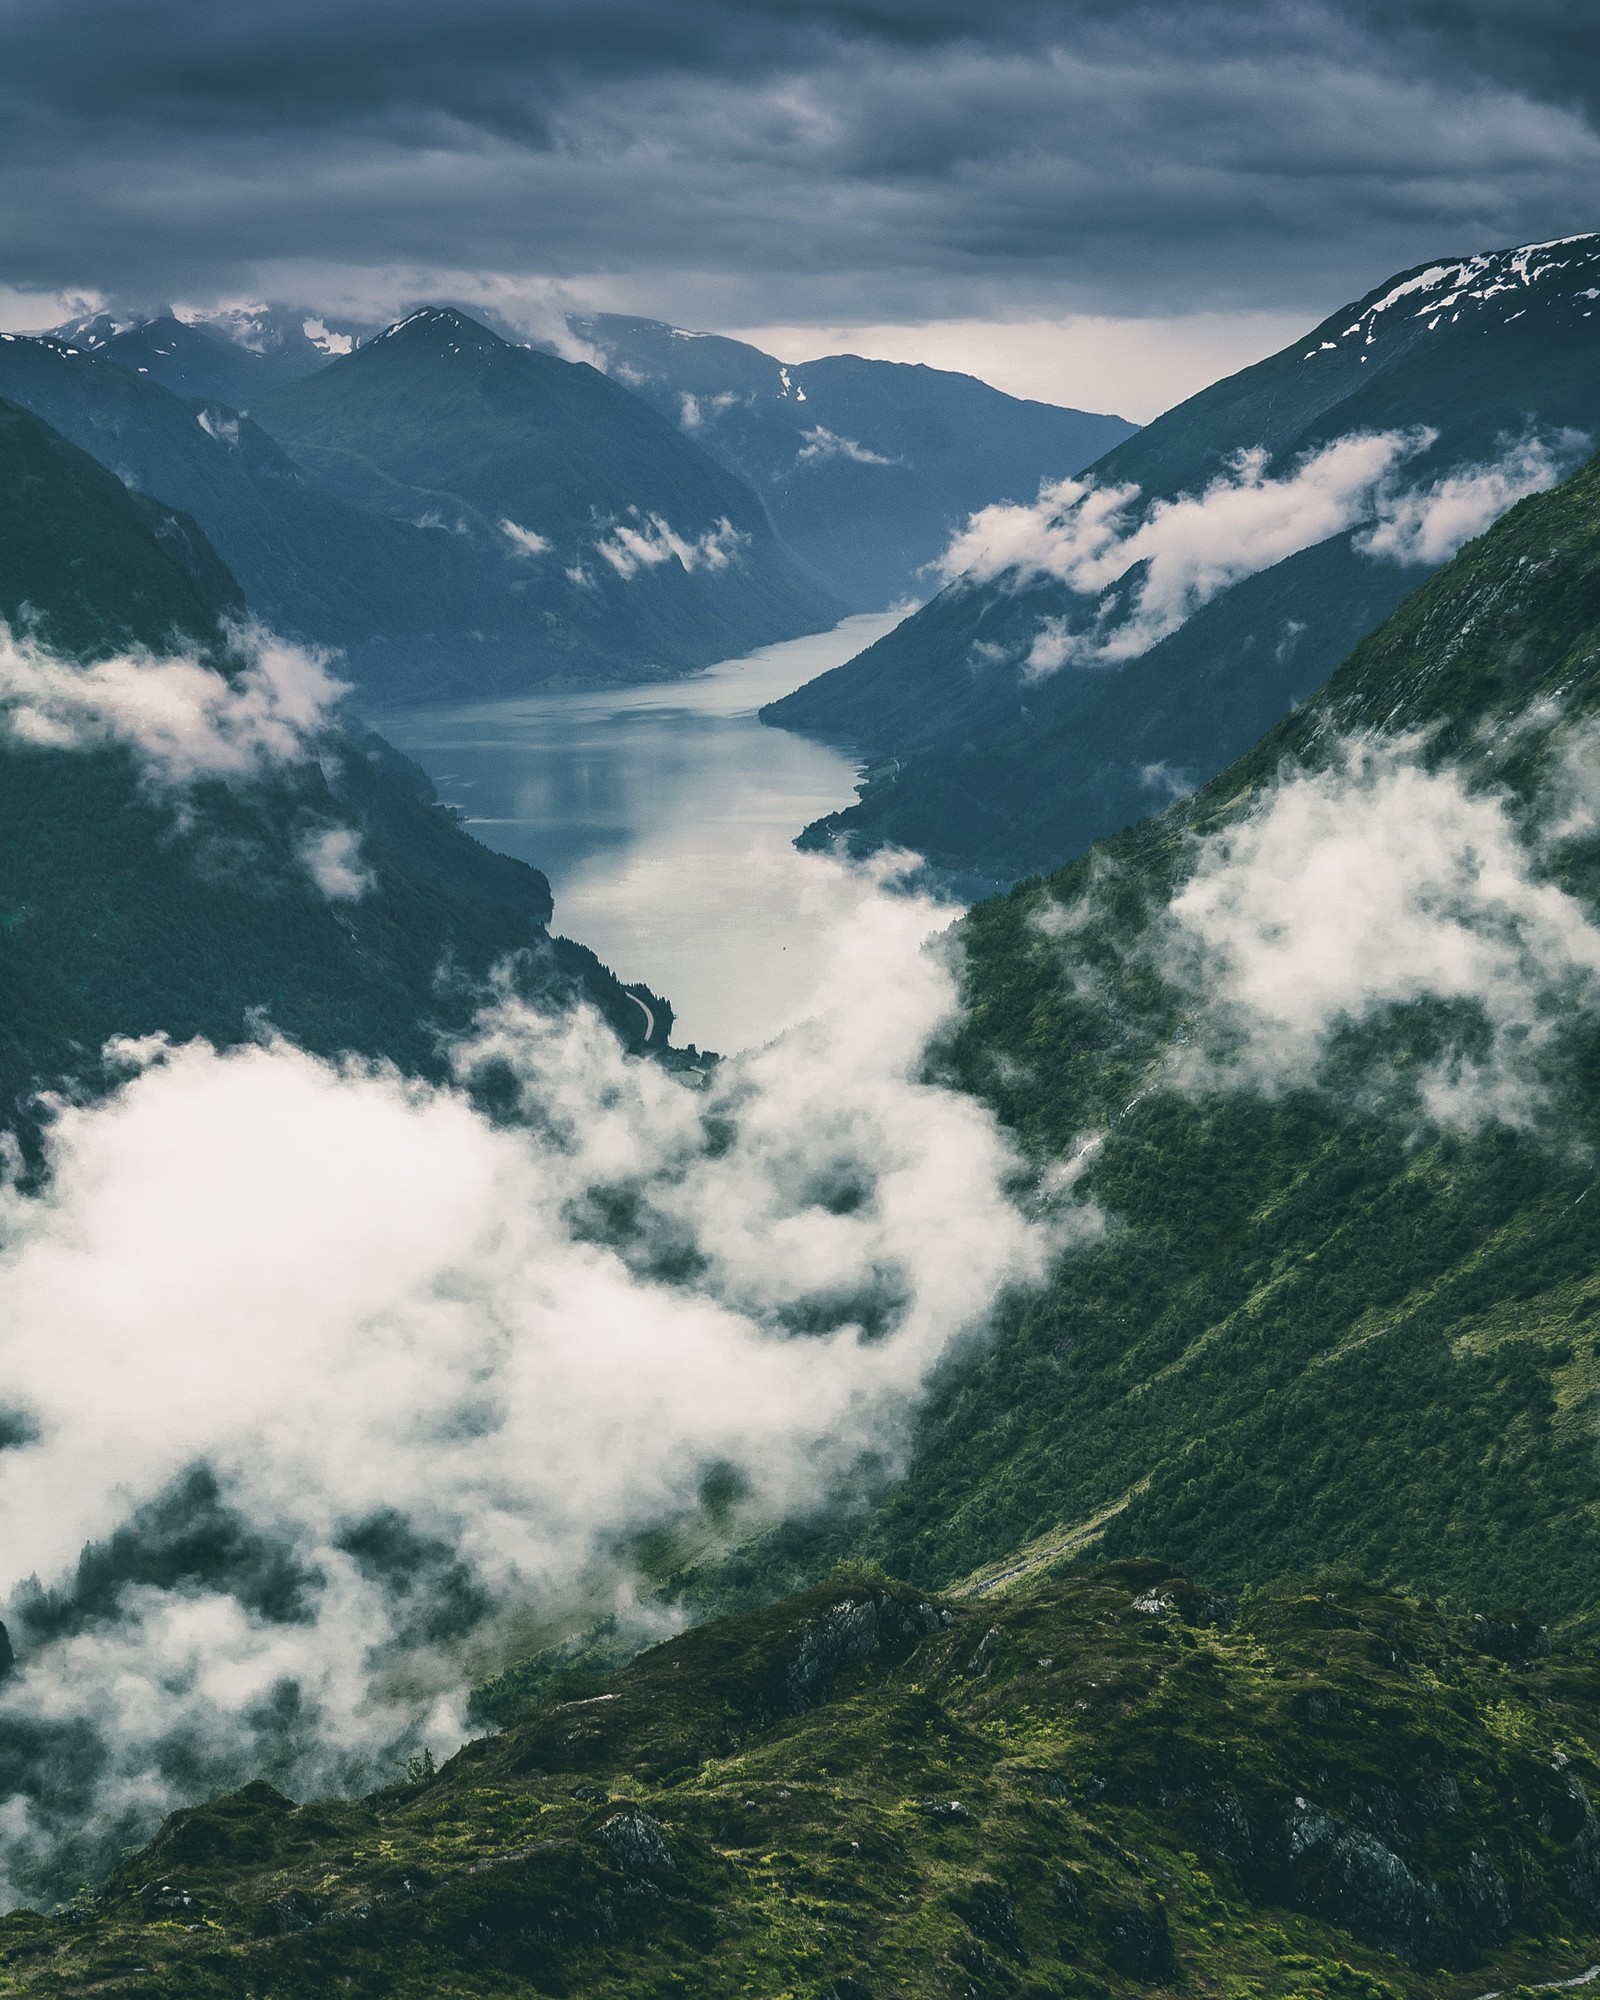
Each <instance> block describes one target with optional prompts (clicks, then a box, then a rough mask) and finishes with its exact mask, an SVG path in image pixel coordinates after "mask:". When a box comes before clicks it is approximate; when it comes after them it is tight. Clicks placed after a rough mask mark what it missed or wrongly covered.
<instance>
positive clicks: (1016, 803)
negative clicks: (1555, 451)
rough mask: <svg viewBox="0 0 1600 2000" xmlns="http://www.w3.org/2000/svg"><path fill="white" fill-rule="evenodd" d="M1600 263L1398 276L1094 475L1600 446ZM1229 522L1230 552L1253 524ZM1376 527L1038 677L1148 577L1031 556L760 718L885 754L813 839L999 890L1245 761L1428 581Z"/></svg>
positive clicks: (1536, 259) (1437, 268)
mask: <svg viewBox="0 0 1600 2000" xmlns="http://www.w3.org/2000/svg"><path fill="white" fill-rule="evenodd" d="M1597 275H1600V238H1596V237H1593V236H1585V237H1577V238H1573V239H1572V240H1571V241H1569V242H1565V243H1556V244H1545V245H1535V246H1531V247H1525V248H1523V249H1519V250H1513V251H1503V252H1496V253H1493V254H1490V255H1485V256H1481V257H1475V258H1468V259H1459V260H1457V259H1451V260H1445V261H1441V262H1440V263H1439V264H1437V265H1433V266H1430V267H1427V268H1425V269H1424V268H1419V269H1417V270H1415V271H1406V272H1401V273H1399V274H1397V276H1395V277H1394V278H1391V279H1389V280H1386V281H1385V283H1384V284H1382V285H1380V286H1378V287H1376V288H1375V289H1374V290H1373V291H1372V292H1370V293H1369V294H1368V295H1367V296H1366V297H1365V298H1364V299H1361V300H1358V301H1356V302H1354V303H1353V304H1351V305H1349V306H1345V307H1342V308H1341V309H1340V310H1339V311H1338V312H1337V313H1335V314H1333V315H1332V316H1331V317H1330V318H1329V319H1328V320H1326V321H1325V322H1324V323H1323V324H1322V325H1321V326H1319V327H1315V328H1313V329H1312V330H1311V331H1310V332H1309V333H1307V334H1306V335H1304V336H1303V337H1302V338H1301V339H1299V340H1297V341H1295V342H1294V343H1293V345H1292V346H1290V347H1287V348H1285V349H1284V350H1283V352H1282V353H1280V354H1276V355H1273V356H1271V357H1269V358H1268V359H1267V360H1265V361H1262V362H1259V363H1257V364H1256V365H1255V366H1254V367H1251V368H1247V369H1244V370H1242V371H1241V372H1240V373H1239V374H1237V375H1234V376H1230V377H1228V378H1227V379H1226V380H1225V381H1222V382H1219V383H1216V384H1214V385H1213V386H1212V387H1211V388H1209V389H1206V390H1203V391H1202V392H1201V393H1200V394H1199V395H1198V396H1193V397H1191V398H1189V400H1188V401H1186V402H1184V403H1181V404H1180V405H1178V407H1177V408H1176V409H1173V410H1169V411H1168V412H1166V414H1165V415H1163V416H1161V417H1158V418H1157V419H1156V420H1155V421H1154V422H1153V423H1151V424H1149V425H1147V426H1146V427H1145V429H1143V430H1142V431H1140V432H1138V433H1137V435H1136V436H1134V437H1131V438H1129V439H1128V440H1127V441H1126V442H1125V443H1123V444H1120V445H1118V446H1116V447H1115V449H1113V450H1112V451H1110V452H1108V453H1107V454H1106V455H1105V457H1104V458H1102V459H1101V460H1100V461H1099V462H1098V463H1097V464H1096V465H1095V466H1094V467H1093V468H1092V469H1091V471H1092V476H1093V478H1094V480H1095V481H1096V482H1097V484H1098V485H1099V486H1101V487H1103V488H1118V487H1123V486H1127V485H1132V486H1134V487H1135V488H1137V490H1138V494H1139V496H1140V498H1139V503H1138V504H1139V506H1140V507H1141V508H1145V507H1148V506H1149V505H1150V503H1152V502H1159V501H1163V500H1171V499H1173V498H1174V497H1175V496H1176V495H1179V494H1191V495H1193V494H1199V493H1201V492H1202V491H1203V490H1204V489H1205V488H1206V487H1207V485H1208V484H1209V482H1211V481H1213V480H1215V479H1217V478H1218V477H1234V476H1237V474H1236V471H1235V472H1233V473H1230V471H1229V467H1230V461H1231V460H1232V456H1233V455H1234V454H1236V453H1238V452H1239V451H1241V450H1246V451H1249V450H1257V449H1259V450H1261V451H1263V452H1265V453H1266V455H1267V459H1266V463H1267V468H1268V471H1269V474H1270V476H1271V477H1273V478H1276V479H1284V478H1289V477H1291V476H1292V475H1293V471H1294V468H1295V466H1296V465H1297V464H1298V463H1299V462H1300V461H1302V460H1303V458H1304V457H1305V456H1306V455H1307V454H1311V453H1315V452H1316V451H1318V450H1319V449H1321V448H1324V447H1326V446H1328V445H1330V444H1332V443H1333V442H1334V441H1336V440H1338V439H1341V438H1350V437H1353V436H1356V435H1359V434H1362V433H1375V432H1406V431H1408V430H1409V429H1410V428H1411V427H1413V426H1426V427H1427V428H1429V429H1431V430H1432V431H1433V432H1435V433H1436V434H1437V437H1436V441H1435V442H1434V443H1433V444H1432V446H1431V447H1430V448H1429V449H1427V450H1426V451H1424V452H1422V453H1420V455H1417V456H1414V457H1412V458H1410V459H1409V460H1407V462H1406V464H1405V467H1404V472H1403V477H1402V481H1401V483H1403V484H1405V485H1407V486H1413V485H1414V486H1417V487H1420V488H1426V487H1427V486H1428V485H1429V484H1430V482H1435V481H1438V480H1440V479H1441V478H1448V477H1451V476H1454V475H1456V474H1458V473H1459V472H1460V471H1461V469H1462V468H1464V467H1482V466H1484V465H1487V464H1490V463H1495V462H1499V461H1502V460H1503V459H1504V457H1505V455H1506V453H1507V452H1508V450H1510V451H1512V452H1514V451H1515V449H1516V443H1517V441H1518V440H1519V439H1524V438H1526V437H1527V436H1528V435H1530V434H1531V433H1535V432H1538V433H1543V434H1545V435H1546V436H1548V437H1550V438H1552V439H1556V438H1559V435H1560V434H1561V433H1562V432H1564V431H1572V432H1575V433H1580V434H1582V436H1583V437H1585V438H1587V439H1588V440H1589V447H1588V448H1592V444H1593V441H1594V440H1595V439H1596V438H1597V437H1600V395H1597V391H1596V383H1597V381H1600V375H1597V372H1596V367H1595V361H1596V356H1597V353H1600V319H1597V318H1596V317H1595V314H1594V301H1593V298H1592V296H1591V293H1592V289H1593V287H1594V285H1595V283H1596V278H1597ZM1561 449H1562V450H1563V452H1564V450H1565V447H1562V448H1561ZM1565 462H1566V463H1567V464H1569V465H1570V463H1571V462H1572V461H1571V459H1570V458H1568V459H1566V461H1565ZM1195 532H1198V530H1196V531H1195ZM1210 532H1212V533H1213V534H1214V535H1215V536H1216V538H1217V541H1218V546H1219V551H1220V549H1221V545H1222V544H1223V543H1226V542H1227V541H1228V540H1229V537H1230V536H1231V535H1233V534H1234V533H1235V532H1236V530H1235V528H1234V527H1233V526H1232V525H1231V524H1229V523H1219V525H1218V526H1217V527H1216V528H1215V529H1214V530H1212V531H1210ZM1358 538H1359V537H1358V533H1357V531H1355V530H1347V531H1344V532H1340V533H1337V534H1331V535H1323V536H1321V537H1319V538H1318V539H1317V540H1316V541H1314V542H1313V543H1312V545H1311V546H1309V547H1303V548H1301V549H1300V551H1299V552H1298V553H1296V554H1291V555H1288V556H1287V557H1286V558H1285V559H1283V560H1281V561H1276V562H1274V563H1273V564H1272V566H1271V567H1268V568H1262V569H1259V570H1258V571H1257V572H1256V573H1254V574H1247V575H1245V576H1243V578H1242V580H1240V581H1236V582H1234V583H1232V584H1231V586H1230V587H1228V588H1226V589H1224V590H1223V591H1222V592H1221V593H1220V595H1217V596H1215V597H1213V598H1212V599H1211V601H1210V602H1209V603H1208V604H1206V605H1204V606H1203V608H1201V609H1200V610H1199V611H1198V612H1196V613H1195V614H1194V615H1192V616H1190V617H1189V618H1188V619H1187V622H1185V623H1184V624H1182V625H1181V626H1179V628H1178V629H1177V630H1176V631H1174V632H1172V633H1171V635H1170V636H1168V637H1164V638H1162V639H1160V640H1159V642H1158V643H1155V644H1153V645H1148V647H1147V649H1146V650H1143V651H1142V652H1140V653H1139V654H1138V655H1137V657H1134V658H1131V659H1128V660H1126V661H1122V660H1112V661H1099V660H1096V661H1093V662H1091V663H1089V664H1068V665H1066V666H1063V667H1061V668H1059V669H1058V670H1057V671H1055V672H1053V673H1050V674H1048V675H1047V676H1046V677H1045V678H1043V679H1039V680H1033V679H1031V678H1030V676H1029V674H1028V672H1027V671H1026V667H1025V663H1026V662H1027V660H1028V658H1029V656H1030V653H1031V651H1032V648H1033V645H1034V642H1035V641H1036V639H1037V638H1038V636H1039V635H1040V633H1041V632H1043V631H1047V630H1048V629H1050V627H1051V625H1052V624H1056V625H1064V626H1066V627H1070V628H1071V629H1073V630H1083V629H1087V628H1088V627H1089V626H1090V625H1091V624H1092V623H1093V622H1094V621H1095V620H1096V619H1097V618H1101V617H1104V618H1106V619H1107V620H1109V622H1110V624H1111V626H1113V627H1115V625H1116V624H1117V623H1118V621H1119V620H1120V619H1121V617H1122V615H1123V610H1124V608H1125V605H1126V602H1127V600H1128V597H1129V594H1130V592H1132V591H1133V590H1135V589H1136V588H1137V587H1138V584H1139V582H1140V578H1141V575H1142V571H1141V570H1140V568H1139V567H1138V566H1137V565H1134V566H1132V567H1131V568H1130V570H1129V572H1128V574H1127V575H1125V576H1124V577H1122V578H1121V579H1119V580H1118V581H1117V582H1116V583H1114V584H1112V585H1111V586H1110V587H1109V588H1108V589H1107V590H1105V591H1104V592H1103V593H1101V594H1099V595H1098V596H1097V595H1084V594H1080V593H1079V592H1076V591H1074V590H1073V589H1072V588H1071V587H1069V585H1068V583H1066V582H1064V581H1060V580H1058V579H1057V577H1055V576H1053V575H1051V574H1048V573H1040V572H1037V571H1029V570H1027V569H1026V568H1017V569H1013V570H1009V571H1007V572H1005V573H1003V574H1000V575H998V576H996V577H993V578H990V579H984V580H980V581H974V582H963V581H957V582H955V583H953V584H952V585H951V586H950V587H949V588H948V589H947V590H945V591H943V592H941V594H940V595H939V596H938V597H936V598H935V599H934V600H933V602H932V603H931V604H928V605H926V606H924V608H923V609H922V611H920V612H919V613H918V614H917V615H916V616H915V617H913V618H910V619H908V620H907V621H906V622H905V623H904V624H903V625H901V626H899V627H898V628H897V629H896V630H895V631H894V632H892V633H890V634H888V635H887V636H886V637H885V638H883V639H881V640H879V641H878V643H877V644H876V645H875V646H873V647H871V648H869V650H868V651H866V652H865V653H863V654H861V655H860V656H859V657H858V658H857V659H855V660H852V661H850V662H848V663H847V664H846V665H844V666H842V667H838V668H835V669H834V670H833V672H831V673H829V674H825V675H822V676H820V677H819V678H818V679H817V680H816V681H813V682H812V683H810V684H809V685H808V686H807V687H804V688H801V689H799V690H798V691H797V692H796V693H794V694H792V695H790V696H788V697H786V698H785V699H784V700H783V701H780V702H775V703H773V704H771V705H770V706H769V707H768V708H767V709H765V710H764V711H763V719H764V720H767V721H770V722H774V723H777V724H779V725H781V726H782V727H784V728H790V729H801V730H807V731H811V732H814V733H818V734H821V735H824V736H828V737H832V738H838V739H844V740H848V741H850V742H852V743H855V744H857V745H859V746H860V747H862V748H863V749H865V750H866V751H868V752H870V753H871V758H872V761H871V765H870V767H869V772H868V782H867V785H866V788H865V791H864V793H863V796H862V799H861V801H860V802H859V803H858V804H857V805H855V806H852V807H850V808H848V809H847V810H846V811H844V812H842V813H837V814H834V815H832V816H831V817H830V818H829V819H827V820H824V821H820V822H818V823H817V826H816V827H815V828H814V829H813V830H812V833H811V836H810V837H811V839H812V840H813V841H814V842H815V843H817V844H827V843H829V842H831V841H832V840H833V839H834V838H840V837H842V838H844V839H845V840H846V841H847V842H848V843H849V845H850V846H852V847H853V848H855V849H858V850H860V849H867V848H872V847H876V846H879V845H882V844H883V843H885V842H898V843H900V844H903V845H909V846H911V847H914V848H916V849H917V850H918V851H919V852H921V853H923V854H925V855H927V856H928V857H929V858H930V860H932V861H934V862H935V863H937V864H940V865H943V866H947V867H952V868H959V869H968V870H976V871H978V872H979V873H981V874H983V875H986V876H988V877H989V878H990V879H991V880H995V881H1003V882H1010V881H1013V880H1015V879H1016V878H1017V876H1019V875H1023V874H1027V873H1030V872H1032V871H1034V870H1037V869H1043V868H1051V867H1056V866H1059V865H1060V864H1061V863H1062V862H1063V861H1066V860H1068V859H1070V858H1071V857H1072V856H1073V855H1075V854H1078V853H1081V852H1082V851H1083V850H1084V849H1085V848H1086V847H1087V846H1089V844H1090V843H1091V842H1092V841H1094V840H1096V839H1098V838H1101V837H1103V836H1104V835H1106V834H1110V833H1115V832H1117V831H1118V830H1119V829H1120V828H1122V827H1124V826H1126V825H1130V824H1132V823H1133V822H1134V821H1137V820H1139V819H1142V818H1144V817H1145V816H1146V814H1148V813H1150V812H1152V811H1155V810H1158V809H1159V808H1160V806H1161V805H1162V804H1163V803H1164V802H1165V800H1166V799H1167V798H1169V797H1171V796H1172V794H1173V792H1174V791H1176V790H1178V789H1182V788H1185V787H1192V786H1194V785H1196V784H1203V783H1204V782H1206V781H1207V780H1208V779H1210V778H1212V777H1213V776H1215V774H1216V773H1217V772H1219V771H1221V770H1222V769H1224V768H1225V767H1226V765H1227V764H1228V763H1229V762H1230V761H1231V760H1232V759H1233V758H1234V757H1237V756H1239V755H1240V754H1241V753H1242V752H1244V751H1245V750H1246V749H1247V748H1248V747H1249V745H1250V744H1251V743H1253V742H1254V741H1255V740H1256V738H1257V737H1258V736H1260V735H1261V734H1262V732H1263V731H1264V730H1266V729H1268V728H1270V727H1271V726H1272V725H1273V724H1274V723H1275V722H1276V721H1278V720H1279V719H1280V718H1281V717H1282V716H1283V715H1284V714H1285V713H1286V712H1287V710H1288V709H1289V708H1290V706H1291V705H1292V704H1293V703H1294V702H1295V701H1298V700H1302V699H1304V698H1306V697H1307V696H1308V695H1310V694H1311V693H1312V692H1313V691H1314V690H1315V689H1316V688H1317V687H1319V686H1320V685H1321V683H1322V682H1323V681H1324V680H1325V679H1326V678H1327V676H1328V674H1329V673H1331V672H1332V671H1333V669H1334V668H1335V666H1337V664H1338V663H1339V662H1340V661H1341V660H1342V659H1343V658H1344V657H1345V655H1346V654H1347V653H1348V652H1349V650H1350V648H1351V647H1352V646H1353V645H1354V644H1355V643H1356V642H1357V641H1358V640H1359V639H1360V638H1362V637H1363V636H1364V635H1365V634H1366V633H1368V632H1370V631H1372V630H1373V629H1374V628H1375V627H1376V626H1377V625H1379V624H1380V623H1381V622H1382V620H1383V619H1384V618H1386V617H1387V616H1388V615H1389V613H1390V612H1391V611H1393V610H1394V609H1395V608H1396V606H1397V605H1398V604H1399V603H1400V602H1401V600H1402V598H1403V597H1404V596H1405V595H1406V593H1407V592H1408V591H1410V590H1411V589H1413V588H1414V587H1415V585H1416V584H1417V583H1418V582H1419V581H1420V580H1421V579H1422V578H1423V577H1424V576H1426V575H1427V573H1428V568H1429V565H1428V563H1426V562H1422V561H1419V562H1418V563H1416V564H1408V565H1405V566H1402V565H1401V564H1400V563H1398V562H1395V561H1391V560H1388V559H1387V558H1377V557H1373V556H1369V555H1366V554H1363V553H1361V551H1360V550H1359V549H1358V547H1357V546H1356V543H1357V540H1358ZM1224 559H1225V558H1224ZM1434 560H1435V562H1436V561H1437V558H1435V559H1434Z"/></svg>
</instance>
